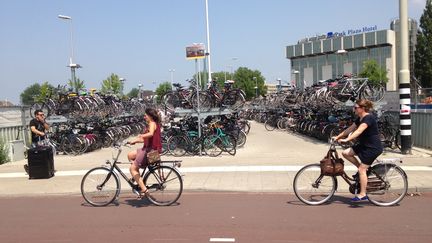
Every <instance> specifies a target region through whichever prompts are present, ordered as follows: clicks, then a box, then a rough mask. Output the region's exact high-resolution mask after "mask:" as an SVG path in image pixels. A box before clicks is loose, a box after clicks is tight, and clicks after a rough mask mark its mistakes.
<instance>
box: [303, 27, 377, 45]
mask: <svg viewBox="0 0 432 243" xmlns="http://www.w3.org/2000/svg"><path fill="white" fill-rule="evenodd" d="M377 30H378V27H377V26H376V25H374V26H366V27H363V28H359V29H348V30H344V31H341V32H327V34H323V35H317V36H314V37H309V38H304V39H301V40H299V41H298V43H305V42H310V41H316V40H322V39H330V38H335V37H342V36H348V35H355V34H361V33H365V32H371V31H377Z"/></svg>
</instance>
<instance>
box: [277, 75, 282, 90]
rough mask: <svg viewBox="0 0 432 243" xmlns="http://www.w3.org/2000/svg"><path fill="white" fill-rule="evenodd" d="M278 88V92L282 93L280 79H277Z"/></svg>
mask: <svg viewBox="0 0 432 243" xmlns="http://www.w3.org/2000/svg"><path fill="white" fill-rule="evenodd" d="M277 81H278V83H279V86H278V92H281V91H282V80H281V79H280V78H278V79H277Z"/></svg>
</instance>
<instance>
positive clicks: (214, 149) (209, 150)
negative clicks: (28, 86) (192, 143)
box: [202, 134, 223, 157]
mask: <svg viewBox="0 0 432 243" xmlns="http://www.w3.org/2000/svg"><path fill="white" fill-rule="evenodd" d="M222 144H223V143H222V141H221V140H220V138H219V137H218V136H217V135H214V134H212V135H209V136H208V137H206V138H204V139H203V141H202V147H203V148H204V152H205V153H206V154H207V155H208V156H210V157H216V156H219V155H220V154H221V153H222V151H223V149H222V148H223V145H222Z"/></svg>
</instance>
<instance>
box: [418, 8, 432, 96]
mask: <svg viewBox="0 0 432 243" xmlns="http://www.w3.org/2000/svg"><path fill="white" fill-rule="evenodd" d="M414 56H415V63H414V76H415V77H417V79H418V80H420V83H421V85H422V86H423V87H428V88H429V87H432V4H431V3H430V1H428V2H427V3H426V8H425V10H424V12H423V15H422V16H421V18H420V28H419V31H418V33H417V45H416V51H415V54H414Z"/></svg>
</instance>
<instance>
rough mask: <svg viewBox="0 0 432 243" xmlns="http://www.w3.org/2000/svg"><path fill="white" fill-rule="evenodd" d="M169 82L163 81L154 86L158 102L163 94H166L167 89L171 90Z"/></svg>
mask: <svg viewBox="0 0 432 243" xmlns="http://www.w3.org/2000/svg"><path fill="white" fill-rule="evenodd" d="M171 90H172V87H171V83H170V82H163V83H161V84H159V86H158V87H157V88H156V95H157V100H158V102H160V101H161V98H162V96H163V95H164V94H166V93H167V92H168V91H171Z"/></svg>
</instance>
